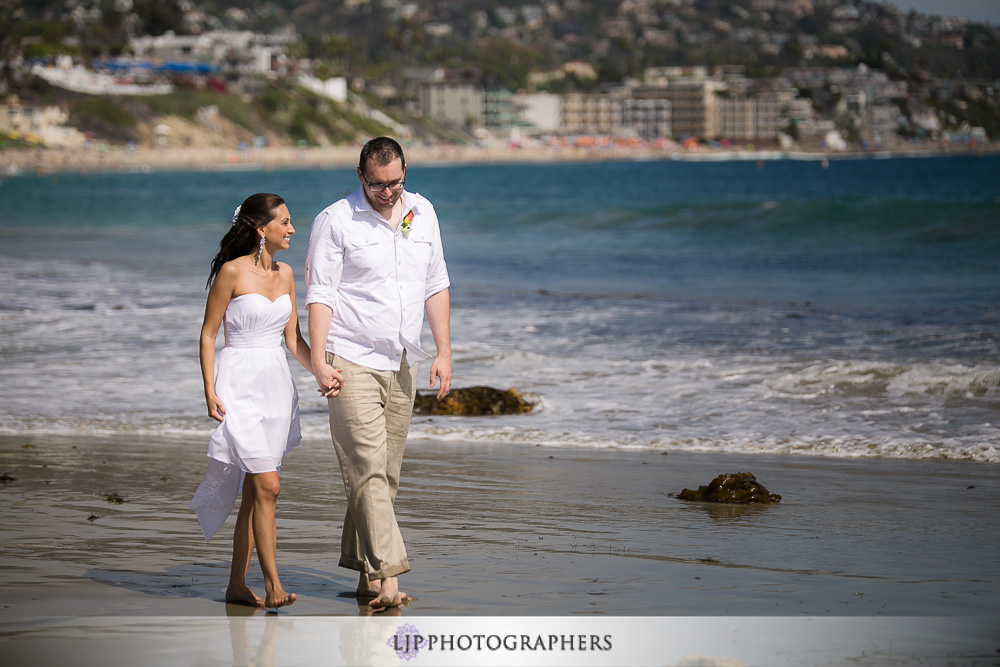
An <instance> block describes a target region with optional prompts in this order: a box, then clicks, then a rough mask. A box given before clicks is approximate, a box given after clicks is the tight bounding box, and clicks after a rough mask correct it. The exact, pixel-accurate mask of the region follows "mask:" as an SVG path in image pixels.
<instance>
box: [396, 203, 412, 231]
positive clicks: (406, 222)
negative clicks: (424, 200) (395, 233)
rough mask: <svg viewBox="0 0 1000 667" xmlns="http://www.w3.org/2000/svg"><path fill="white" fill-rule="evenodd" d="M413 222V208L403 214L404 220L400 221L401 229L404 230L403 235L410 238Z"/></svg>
mask: <svg viewBox="0 0 1000 667" xmlns="http://www.w3.org/2000/svg"><path fill="white" fill-rule="evenodd" d="M411 222H413V209H412V208H411V209H410V212H409V213H407V214H406V215H404V216H403V220H402V221H401V222H400V223H399V231H401V232H403V236H405V237H406V238H410V223H411Z"/></svg>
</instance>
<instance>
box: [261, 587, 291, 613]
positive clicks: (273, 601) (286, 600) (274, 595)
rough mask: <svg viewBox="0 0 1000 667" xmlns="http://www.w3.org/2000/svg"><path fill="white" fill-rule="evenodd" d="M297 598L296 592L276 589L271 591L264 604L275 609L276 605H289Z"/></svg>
mask: <svg viewBox="0 0 1000 667" xmlns="http://www.w3.org/2000/svg"><path fill="white" fill-rule="evenodd" d="M296 599H297V598H296V597H295V593H286V592H285V591H284V590H282V589H280V588H279V589H278V590H276V591H269V592H268V594H267V598H266V599H265V600H264V606H265V607H267V608H268V609H275V608H276V607H287V606H288V605H290V604H292V603H293V602H295V600H296Z"/></svg>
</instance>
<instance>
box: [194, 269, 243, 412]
mask: <svg viewBox="0 0 1000 667" xmlns="http://www.w3.org/2000/svg"><path fill="white" fill-rule="evenodd" d="M238 272H239V267H237V266H236V265H235V264H232V263H230V262H227V263H225V264H223V265H222V269H221V270H220V271H219V274H218V275H217V276H216V277H215V282H213V283H212V288H211V289H210V290H209V291H208V300H207V301H206V302H205V319H204V321H203V322H202V324H201V342H200V346H199V357H200V359H201V379H202V382H203V383H204V384H205V403H206V404H207V405H208V415H209V416H210V417H212V419H215V420H216V421H220V422H221V421H222V419H223V417H225V416H226V407H225V406H224V405H223V404H222V401H220V400H219V397H218V396H216V395H215V338H216V336H217V335H218V333H219V327H220V326H221V325H222V318H223V317H224V316H225V314H226V308H228V307H229V302H230V301H231V300H232V298H233V288H234V286H235V285H236V275H237V273H238Z"/></svg>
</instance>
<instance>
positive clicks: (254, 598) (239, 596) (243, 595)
mask: <svg viewBox="0 0 1000 667" xmlns="http://www.w3.org/2000/svg"><path fill="white" fill-rule="evenodd" d="M226 602H228V603H230V604H246V605H250V606H251V607H263V606H264V601H263V600H261V599H260V596H258V595H257V594H256V593H254V592H253V591H252V590H250V589H249V588H247V587H246V586H243V587H242V588H241V587H239V586H230V587H229V588H227V589H226Z"/></svg>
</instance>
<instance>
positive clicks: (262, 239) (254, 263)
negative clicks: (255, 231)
mask: <svg viewBox="0 0 1000 667" xmlns="http://www.w3.org/2000/svg"><path fill="white" fill-rule="evenodd" d="M263 254H264V237H263V236H261V237H260V247H259V248H258V249H257V256H256V257H254V258H253V265H254V266H257V262H259V261H260V256H261V255H263Z"/></svg>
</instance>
